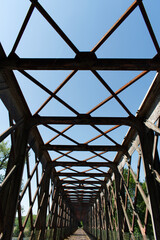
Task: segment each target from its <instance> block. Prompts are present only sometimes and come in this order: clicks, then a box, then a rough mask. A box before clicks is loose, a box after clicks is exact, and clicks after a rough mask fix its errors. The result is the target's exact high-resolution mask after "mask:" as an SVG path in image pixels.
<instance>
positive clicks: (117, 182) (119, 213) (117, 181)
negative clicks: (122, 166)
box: [114, 167, 123, 240]
mask: <svg viewBox="0 0 160 240" xmlns="http://www.w3.org/2000/svg"><path fill="white" fill-rule="evenodd" d="M114 173H115V187H116V203H117V218H118V239H119V240H123V232H122V228H123V209H122V205H121V200H120V177H121V176H120V174H119V171H118V169H117V167H115V169H114Z"/></svg>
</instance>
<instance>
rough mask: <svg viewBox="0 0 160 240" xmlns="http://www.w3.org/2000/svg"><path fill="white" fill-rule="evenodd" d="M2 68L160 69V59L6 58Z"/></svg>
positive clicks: (0, 63) (2, 62) (0, 65)
mask: <svg viewBox="0 0 160 240" xmlns="http://www.w3.org/2000/svg"><path fill="white" fill-rule="evenodd" d="M0 69H5V70H159V69H160V61H159V59H158V58H157V59H123V58H122V59H113V58H107V59H106V58H101V59H98V58H96V57H95V58H92V59H91V58H90V57H84V58H83V57H80V58H78V57H77V58H76V57H75V58H73V59H71V58H18V57H13V58H10V57H9V58H4V59H2V60H1V61H0Z"/></svg>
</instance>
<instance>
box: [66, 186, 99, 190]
mask: <svg viewBox="0 0 160 240" xmlns="http://www.w3.org/2000/svg"><path fill="white" fill-rule="evenodd" d="M63 188H64V189H88V190H89V189H100V188H101V187H97V186H95V187H86V186H63Z"/></svg>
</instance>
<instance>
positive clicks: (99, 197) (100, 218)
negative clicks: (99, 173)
mask: <svg viewBox="0 0 160 240" xmlns="http://www.w3.org/2000/svg"><path fill="white" fill-rule="evenodd" d="M98 200H99V211H98V213H99V230H100V240H102V201H101V195H100V193H99V196H98Z"/></svg>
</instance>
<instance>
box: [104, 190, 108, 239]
mask: <svg viewBox="0 0 160 240" xmlns="http://www.w3.org/2000/svg"><path fill="white" fill-rule="evenodd" d="M104 196H105V220H106V240H109V215H108V212H109V207H108V199H107V197H108V192H107V186H105V191H104Z"/></svg>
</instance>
